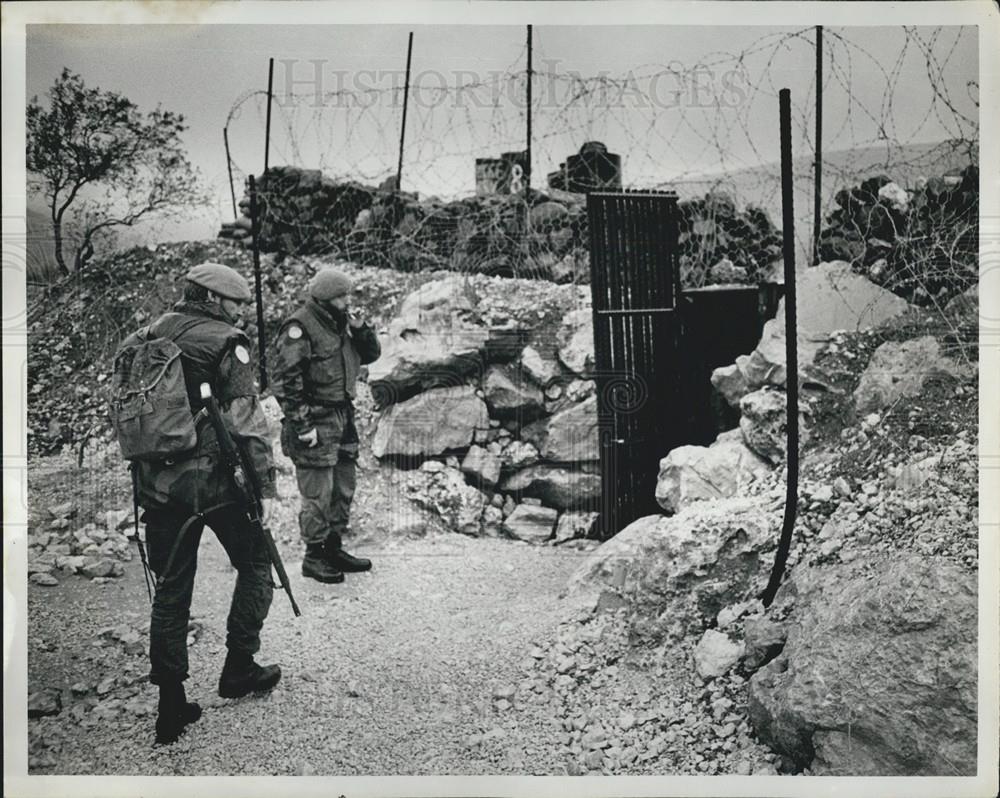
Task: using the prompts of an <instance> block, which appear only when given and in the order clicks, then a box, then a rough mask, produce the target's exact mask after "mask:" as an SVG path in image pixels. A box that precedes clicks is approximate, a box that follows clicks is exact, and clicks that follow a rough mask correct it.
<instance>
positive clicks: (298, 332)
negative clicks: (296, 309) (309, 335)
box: [288, 324, 302, 341]
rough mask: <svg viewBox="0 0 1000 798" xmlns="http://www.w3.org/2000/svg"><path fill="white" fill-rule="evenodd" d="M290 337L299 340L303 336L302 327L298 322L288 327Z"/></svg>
mask: <svg viewBox="0 0 1000 798" xmlns="http://www.w3.org/2000/svg"><path fill="white" fill-rule="evenodd" d="M288 337H289V338H291V339H292V340H293V341H297V340H299V338H301V337H302V328H301V327H299V325H297V324H293V325H291V326H290V327H289V328H288Z"/></svg>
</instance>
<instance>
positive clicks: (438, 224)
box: [219, 166, 781, 286]
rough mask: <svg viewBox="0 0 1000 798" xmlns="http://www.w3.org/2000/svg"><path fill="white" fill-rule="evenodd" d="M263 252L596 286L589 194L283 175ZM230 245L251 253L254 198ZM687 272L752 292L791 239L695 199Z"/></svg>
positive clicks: (687, 229)
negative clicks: (750, 286)
mask: <svg viewBox="0 0 1000 798" xmlns="http://www.w3.org/2000/svg"><path fill="white" fill-rule="evenodd" d="M257 186H258V197H259V205H260V217H261V227H260V243H261V248H262V251H264V252H278V253H282V254H292V255H310V254H327V253H333V254H337V255H341V256H344V257H347V258H350V259H351V260H353V261H356V262H358V263H366V264H371V265H375V266H384V267H390V268H393V269H397V270H400V271H426V270H434V269H447V270H450V271H459V272H463V273H482V274H497V275H504V276H523V277H531V278H543V279H549V280H554V281H556V282H575V283H587V282H589V281H590V271H589V255H588V232H587V212H586V203H585V195H584V194H579V193H571V192H568V191H561V190H558V189H553V190H551V191H549V192H548V193H542V192H540V191H534V190H533V191H530V192H529V193H528V194H527V195H525V194H523V193H521V194H489V195H483V196H473V197H468V198H464V199H460V200H454V201H450V202H446V201H442V200H439V199H437V198H435V197H430V198H425V199H421V198H419V197H417V195H415V194H411V193H406V192H399V191H396V190H395V189H394V186H393V185H392V181H387V183H386V184H384V185H383V186H381V187H379V188H373V187H369V186H362V185H360V184H357V183H351V182H348V183H338V182H336V181H334V180H331V179H330V178H328V177H325V176H324V175H322V174H321V173H320V172H319V171H318V170H315V169H299V168H297V167H292V166H276V167H271V168H269V169H268V171H267V173H266V174H264V175H262V176H261V177H260V178H259V179H258V180H257ZM240 210H241V212H242V214H243V215H242V216H241V217H240V219H238V220H237V221H235V222H232V223H226V224H224V225H223V227H222V230H221V231H220V233H219V237H220V238H223V239H227V240H230V241H234V242H236V243H238V244H240V245H241V246H247V245H248V244H249V242H250V230H251V220H250V218H249V214H250V207H249V199H248V198H246V197H244V199H243V200H242V201H241V202H240ZM679 210H680V215H681V219H680V235H679V240H678V244H679V248H680V265H681V278H682V281H683V282H684V283H685V285H689V286H700V285H705V284H708V283H731V282H742V283H753V282H757V281H759V280H761V279H763V272H764V271H765V270H766V268H767V267H768V266H770V264H771V263H772V262H773V261H774V260H775V259H777V258H778V257H779V256H780V254H781V238H780V234H779V232H778V231H777V230H775V228H774V226H773V224H772V223H771V221H770V219H769V218H768V216H767V214H766V213H765V212H764V211H762V210H760V209H759V208H754V207H750V208H747V209H746V210H745V211H741V210H738V209H737V208H736V206H735V204H734V203H733V201H732V200H731V199H730V198H729V197H728V196H725V195H723V194H718V193H710V194H707V195H705V196H704V197H702V198H696V199H690V200H684V201H682V202H680V203H679Z"/></svg>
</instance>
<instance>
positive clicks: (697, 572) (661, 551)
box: [536, 297, 978, 776]
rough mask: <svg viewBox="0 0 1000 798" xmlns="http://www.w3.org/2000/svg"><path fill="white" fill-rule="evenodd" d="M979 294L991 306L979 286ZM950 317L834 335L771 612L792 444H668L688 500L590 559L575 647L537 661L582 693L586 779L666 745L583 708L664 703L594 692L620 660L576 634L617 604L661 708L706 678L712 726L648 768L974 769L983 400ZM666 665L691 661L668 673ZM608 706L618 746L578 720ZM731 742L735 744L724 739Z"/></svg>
mask: <svg viewBox="0 0 1000 798" xmlns="http://www.w3.org/2000/svg"><path fill="white" fill-rule="evenodd" d="M966 304H968V305H969V307H968V308H967V309H966V310H965V311H963V312H965V313H968V314H969V315H970V316H974V315H975V306H974V305H975V303H974V297H969V298H968V301H967V303H966ZM953 326H954V320H953V319H950V320H947V321H946V322H945V323H941V320H940V319H938V321H937V324H935V323H934V321H933V320H932V319H931V318H930V317H928V316H926V315H923V314H912V313H908V314H905V315H902V316H899V317H889V318H887V319H886V320H884V321H883V323H882V324H881V325H880V326H877V327H872V328H871V329H868V330H863V331H858V332H852V333H847V332H834V333H831V334H830V335H829V340H828V342H827V343H825V344H824V345H823V346H822V347H820V348H819V350H818V353H817V355H816V358H815V363H814V365H815V367H816V368H817V369H818V370H820V371H822V372H823V373H824V374H826V375H828V377H829V378H830V380H829V385H828V390H827V391H824V392H820V393H818V394H817V396H813V397H810V398H809V400H808V401H807V402H806V407H807V408H808V413H809V416H810V419H811V424H812V425H813V426H812V432H813V434H814V439H813V448H810V449H808V451H807V452H806V453H805V455H804V456H803V458H802V460H801V471H800V481H799V495H798V501H799V504H798V508H797V509H798V512H797V517H796V523H795V528H794V531H793V536H792V545H791V551H790V554H789V557H788V563H787V569H786V580H785V583H784V586H783V587H782V588H781V591H780V592H779V594H778V598H777V600H776V601H775V602H774V603H773V604H772V605H771V606H770V607H769V608H767V609H765V608H764V607H763V606H762V605H761V603H760V602H759V600H758V598H757V597H758V596H759V594H760V589H761V587H762V585H763V580H765V579H766V577H767V575H768V572H769V570H770V566H771V562H772V560H773V553H772V552H773V546H774V544H775V543H776V541H777V533H778V529H779V527H780V512H781V510H782V508H783V506H784V496H783V493H784V490H783V489H784V484H783V483H784V474H783V473H782V470H781V469H780V465H781V464H780V458H779V460H778V467H777V468H774V469H772V468H769V467H767V466H766V465H762V464H759V463H758V464H756V467H755V462H756V461H754V460H749V461H748V460H747V458H748V452H747V451H745V449H743V448H741V447H743V442H741V438H742V437H743V436H742V435H741V434H740V433H739V432H738V431H733V432H732V433H727V434H724V435H723V436H720V440H719V441H717V443H716V444H714V445H713V446H712V447H682V449H681V450H675V451H673V452H671V453H669V454H668V456H667V457H665V458H664V460H663V464H662V471H661V479H660V482H661V484H660V488H659V490H658V496H659V498H660V500H661V503H663V504H664V506H665V508H667V509H669V510H671V511H673V512H674V513H675V514H674V515H673V516H671V517H669V518H664V517H662V516H650V517H648V518H644V519H639V520H638V521H636V522H634V523H633V524H632V525H630V526H629V527H628V528H626V529H625V530H623V531H622V532H621V533H619V535H617V536H616V537H615V538H613V539H612V540H610V541H608V542H607V543H604V544H602V545H601V546H600V547H598V548H597V549H596V550H595V551H594V552H593V553H592V554H590V555H588V558H587V560H586V561H585V563H584V565H582V566H581V568H580V569H579V570H578V571H577V572H576V573H575V574H574V575H573V577H572V578H571V579H570V581H569V583H568V585H567V591H568V597H569V598H570V599H572V600H574V601H573V604H574V606H575V607H576V609H575V610H574V611H573V613H572V615H571V616H570V617H569V618H568V619H567V621H566V629H565V630H564V636H565V637H566V638H567V639H569V640H574V641H576V642H574V643H573V644H572V645H569V644H567V643H565V642H564V641H563V640H562V636H561V638H560V641H559V643H558V644H557V645H555V646H553V647H551V648H549V649H547V650H544V651H543V653H542V655H541V656H540V659H539V664H538V665H537V666H536V669H537V670H541V671H542V672H544V673H551V674H552V676H551V680H552V681H551V683H552V684H553V685H555V688H556V689H557V691H558V690H560V689H562V691H563V693H565V694H566V695H572V696H573V698H572V699H570V703H571V704H572V707H573V708H572V709H570V710H569V711H568V712H567V713H566V715H567V723H568V724H569V725H568V726H567V727H566V728H567V730H568V732H569V735H570V736H569V737H568V738H567V746H568V752H567V753H568V755H572V756H573V757H574V765H573V767H574V768H577V769H578V772H586V771H588V770H600V771H601V772H629V773H634V772H646V771H645V770H644V769H643V767H644V762H643V761H642V760H640V759H635V760H633V759H632V751H631V750H630V751H629V753H628V755H627V757H626V758H628V759H629V760H631V761H632V764H631V765H628V766H625V765H623V764H622V762H623V758H622V755H621V751H622V749H623V748H629V747H630V746H632V747H635V748H637V749H638V751H639V752H640V756H641V755H642V754H643V753H645V754H646V755H647V756H648V751H649V748H648V747H647V746H648V745H649V743H648V741H645V740H642V741H640V742H639V744H638V745H637V746H636V743H635V741H634V739H633V738H627V739H623V737H622V732H621V730H620V729H619V728H617V727H615V726H614V725H613V719H612V718H611V717H610V716H609V714H608V712H604V713H595V714H594V717H591V716H590V715H589V714H588V712H587V711H586V709H585V708H586V707H588V706H590V707H598V706H602V705H603V706H608V705H610V704H611V703H612V701H617V705H618V706H622V705H623V704H624V706H625V707H626V708H627V709H628V710H629V711H630V712H631V713H634V714H635V716H636V717H639V716H640V713H639V712H638V711H636V709H635V708H634V707H645V705H646V704H645V703H640V702H637V701H636V698H635V696H634V694H630V692H629V691H628V690H624V693H625V698H624V701H622V695H621V694H622V693H623V689H622V688H621V687H620V686H619V685H618V684H615V688H614V690H613V691H612V689H610V688H603V689H601V690H595V689H594V687H593V685H592V681H593V682H598V683H600V680H599V679H598V678H596V677H595V676H593V675H592V674H593V671H595V670H596V671H598V672H600V671H601V670H602V669H604V670H606V669H607V668H608V665H607V664H606V662H605V664H603V665H601V664H598V665H597V666H596V668H595V666H594V664H593V663H592V654H591V649H590V646H592V645H593V644H592V643H589V642H588V644H587V645H586V646H585V645H583V644H581V643H580V642H579V641H580V640H585V639H588V638H587V637H586V636H587V634H588V632H587V630H588V628H589V627H590V625H592V624H597V623H599V622H600V620H601V619H602V618H611V617H614V619H615V621H614V625H615V630H616V633H618V634H620V635H622V636H623V637H624V638H625V639H627V640H628V643H629V647H628V649H627V650H626V652H625V653H624V654H623V655H622V657H623V658H627V659H628V660H629V662H630V665H631V667H630V668H628V669H627V670H626V671H625V673H627V674H628V675H629V678H628V680H627V681H629V682H634V681H635V680H636V678H637V676H636V672H637V671H638V673H639V675H640V676H643V675H644V676H645V677H647V678H648V679H650V680H651V683H652V684H654V685H655V688H654V689H652V691H651V696H650V702H651V703H652V704H653V705H662V704H669V705H670V706H671V707H672V708H673V709H674V710H675V711H676V710H677V703H678V701H679V700H681V699H684V698H686V697H688V696H690V695H691V694H692V692H695V689H697V690H701V691H702V692H701V696H702V703H701V704H699V702H698V701H691V700H690V698H688V703H687V704H686V705H684V706H686V712H688V713H690V714H689V715H688V716H687V717H685V719H684V720H683V721H679V722H678V723H677V726H676V728H677V730H678V731H684V732H686V731H687V730H688V729H689V728H691V727H694V728H695V729H697V730H698V731H697V733H696V735H695V737H694V740H691V739H690V738H684V739H685V742H687V743H688V746H689V747H688V748H687V750H686V751H685V753H686V754H687V755H686V756H683V755H682V756H680V757H677V756H676V749H674V750H672V749H671V748H669V747H661V746H660V744H656V749H657V753H656V754H655V755H654V757H653V758H652V759H651V760H650V761H652V762H656V763H657V765H659V766H662V765H664V764H665V763H666V764H667V766H670V765H674V764H675V763H676V762H677V761H678V759H680V761H681V765H680V768H681V769H679V770H678V771H676V772H712V773H715V772H720V773H721V772H729V773H743V774H745V773H774V772H783V773H800V772H801V773H807V774H816V775H852V776H874V775H880V776H884V775H897V776H902V775H907V776H909V775H939V776H944V775H950V776H954V775H961V774H971V773H972V772H973V771H974V770H975V762H976V749H975V739H976V722H977V720H976V698H975V695H976V693H975V684H976V678H977V677H976V645H975V640H976V635H977V618H976V572H977V568H978V561H977V545H978V529H977V519H978V489H977V480H976V473H977V456H976V451H977V447H976V434H975V429H976V424H977V419H978V403H977V401H976V398H975V392H974V388H973V387H972V386H973V385H974V384H975V381H976V374H975V371H974V368H972V367H971V365H970V364H968V363H965V362H962V361H960V360H959V359H958V358H957V357H956V349H955V347H954V346H946V345H945V344H944V341H945V340H946V339H947V334H946V331H947V330H950V329H952V328H953ZM928 333H935V335H934V336H931V335H928ZM957 351H958V352H961V351H962V350H961V349H958V350H957ZM886 353H888V355H891V356H892V357H891V358H889V359H888V360H887V357H888V355H887V354H886ZM904 357H910V358H911V359H910V360H908V361H907V363H908V365H907V366H905V367H903V366H900V369H901V371H899V369H896V370H893V369H889V371H890V372H892V373H896V371H899V373H898V374H897V376H898V377H900V378H899V379H896V380H889V379H884V380H883V381H882V382H878V381H877V379H876V378H878V377H879V376H881V377H886V378H887V377H888V376H891V374H888V375H887V373H886V363H887V362H892V363H897V365H898V363H902V362H903V361H902V359H903V358H904ZM897 361H898V362H897ZM913 375H916V379H915V380H911V379H910V377H911V376H913ZM873 385H876V386H881V387H884V388H886V392H884V393H883V392H882V391H881V390H874V389H873V390H869V387H870V386H873ZM887 386H888V387H887ZM764 390H766V391H773V392H775V393H778V394H780V391H778V390H777V389H776V388H774V387H768V388H766V389H764ZM753 395H754V394H753V393H751V394H748V395H747V396H748V397H749V396H753ZM817 397H818V398H817ZM872 397H874V398H872ZM751 448H752V447H751ZM730 450H732V451H730ZM727 469H728V470H727ZM723 470H727V472H726V473H720V472H721V471H723ZM751 476H752V478H751ZM734 484H735V487H734ZM730 491H731V492H730ZM704 499H711V500H712V501H705V500H704ZM605 650H607V649H606V648H603V649H602V653H603V651H605ZM609 659H610V661H614V662H617V661H618V658H617V657H614V655H611V656H610V658H609ZM598 662H600V660H598ZM665 668H669V669H672V670H673V673H672V674H671V677H672V678H670V679H669V680H668V681H667V682H665V681H664V680H663V678H662V671H663V670H664V669H665ZM620 673H621V671H618V672H617V674H620ZM616 681H617V680H616ZM560 685H562V687H561V688H560ZM688 685H690V686H688ZM678 692H680V696H678V695H677V693H678ZM581 694H582V695H583V702H584V703H582V704H579V703H577V699H576V697H577V696H578V695H581ZM695 695H697V693H696V692H695ZM646 703H648V702H646ZM619 711H620V710H619ZM706 711H707V712H711V713H716V714H714V715H710V716H708V717H706V716H705V714H701V713H706ZM700 714H701V717H699V715H700ZM692 716H693V717H692ZM578 718H579V720H578ZM709 718H711V719H709ZM598 719H600V721H601V727H602V730H603V731H604V732H605V733H608V732H607V729H608V727H609V725H610V726H611V728H612V730H613V731H612V732H611V733H608V734H609V736H611V734H613V735H614V738H613V742H612V743H611V744H610V745H609V746H607V747H605V748H601V743H598V745H597V748H601V750H602V751H603V752H604V754H602V755H600V756H599V755H597V754H592V753H591V751H592V750H593V748H592V747H591V746H590V744H589V740H588V739H584V736H583V734H579V735H578V734H577V730H578V729H582V728H589V725H590V724H593V723H595V722H596V721H597V720H598ZM713 721H714V722H713ZM581 723H582V724H583V726H580V725H578V724H581ZM732 740H737V741H738V744H737V746H736V748H735V751H734V749H732V748H726V747H725V744H724V742H723V741H732ZM720 746H721V748H720ZM611 748H613V749H614V751H615V758H614V759H610V758H608V757H607V756H606V754H607V750H608V749H611ZM691 749H694V750H695V751H697V754H698V756H699V757H701V758H700V759H698V758H697V757H696V758H695V760H694V761H696V767H697V768H698V770H691V769H690V768H691V767H692V758H691V755H690V753H688V752H689V751H690V750H691ZM766 751H770V753H769V754H768V755H766V756H762V755H761V752H766ZM731 753H735V754H736V755H735V756H731V755H730V754H731ZM588 757H589V758H588ZM660 772H663V771H660Z"/></svg>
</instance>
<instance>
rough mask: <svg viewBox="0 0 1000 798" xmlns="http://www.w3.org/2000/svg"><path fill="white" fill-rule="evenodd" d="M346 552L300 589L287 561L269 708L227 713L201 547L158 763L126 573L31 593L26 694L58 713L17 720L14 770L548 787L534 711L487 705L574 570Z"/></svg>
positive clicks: (554, 620)
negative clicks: (195, 709)
mask: <svg viewBox="0 0 1000 798" xmlns="http://www.w3.org/2000/svg"><path fill="white" fill-rule="evenodd" d="M357 551H358V553H360V554H363V555H366V556H370V557H371V558H372V559H373V561H374V563H375V567H374V569H373V571H372V572H370V573H367V574H358V575H349V576H348V581H347V582H346V583H345V584H342V585H332V586H325V585H320V584H319V583H316V582H312V581H310V580H304V579H303V578H302V577H301V576H300V575H299V573H298V570H299V562H298V561H295V560H293V559H291V558H289V559H288V561H287V562H286V564H287V566H288V569H289V572H290V574H291V576H292V582H293V589H294V591H295V593H296V598H297V599H298V601H299V603H300V605H301V607H302V610H303V616H302V617H301V618H299V619H294V618H293V616H292V613H291V609H290V607H289V606H288V602H287V600H286V598H285V597H284V594H283V593H281V592H280V591H276V593H275V598H274V604H273V605H272V608H271V614H270V617H269V618H268V621H267V623H266V625H265V628H264V634H263V648H262V651H261V654H260V655H259V656H258V660H259V661H261V662H266V663H270V662H278V663H280V664H281V666H282V668H283V671H284V675H283V678H282V681H281V683H280V684H279V686H278V687H277V689H275V690H274V691H273V692H272V693H271V694H270V695H268V696H265V697H247V698H243V699H239V700H236V701H227V700H223V699H220V698H218V696H217V695H216V694H215V687H216V681H217V679H218V675H219V670H220V668H221V666H222V661H223V659H224V657H225V644H224V640H225V615H226V611H227V609H228V603H229V597H230V591H231V589H232V584H233V581H234V576H235V573H234V572H233V571H232V569H231V567H230V566H229V564H228V562H227V561H226V559H225V555H224V554H223V553H222V551H221V548H220V547H219V546H218V543H217V542H216V541H215V539H214V537H213V536H212V535H211V534H206V535H205V538H204V541H203V545H202V552H201V557H200V569H199V574H198V579H197V583H196V586H195V599H194V604H193V608H192V612H193V617H192V624H191V631H190V638H189V642H190V644H191V645H190V659H191V678H190V679H189V680H188V682H187V689H188V694H189V697H190V699H193V700H196V701H199V702H200V703H201V704H202V706H203V708H204V709H205V713H204V716H203V717H202V719H201V720H200V721H199V722H198V723H196V724H194V725H193V726H191V727H190V729H189V731H188V733H186V734H185V735H184V736H183V737H182V738H181V740H180V741H179V742H178V743H176V744H174V745H171V746H166V747H164V746H154V745H153V719H154V717H155V701H156V692H155V688H153V687H152V686H151V685H149V684H148V682H147V681H146V673H147V671H148V662H147V659H146V649H147V646H146V642H147V641H148V631H147V625H148V617H147V613H148V608H147V606H146V603H147V599H146V595H145V588H144V586H143V584H142V574H141V570H140V566H139V563H138V558H134V559H133V560H132V562H130V563H128V564H127V567H126V574H125V576H124V577H123V578H122V579H119V580H116V581H114V582H110V583H105V584H103V585H102V584H94V583H93V582H91V581H89V580H86V579H84V578H82V577H77V576H74V577H69V578H67V579H65V580H63V582H62V584H61V585H60V586H58V587H43V586H36V585H30V586H29V601H30V632H29V636H30V637H29V643H30V644H29V649H30V656H29V684H30V685H31V690H32V692H42V691H45V690H51V691H55V692H58V693H59V695H60V700H61V704H62V708H61V711H60V712H59V714H58V715H54V716H47V717H40V718H36V719H32V720H30V721H29V757H30V758H29V770H30V772H31V773H38V774H132V775H137V774H142V775H236V774H239V775H291V774H299V775H402V774H486V773H538V774H542V773H561V772H564V771H563V770H562V769H561V764H560V760H559V756H558V749H559V731H560V729H559V727H558V725H557V724H556V723H554V722H553V709H552V708H551V707H550V706H549V703H548V702H544V703H542V702H537V703H531V704H528V705H525V706H523V707H522V706H518V708H517V711H506V710H505V708H504V705H503V704H499V703H498V701H497V700H496V698H495V693H497V691H500V692H502V691H503V688H504V686H505V685H508V684H510V683H513V682H515V681H517V680H518V679H520V678H523V675H522V672H521V670H520V668H519V660H521V659H523V657H524V656H525V652H526V651H528V650H530V648H531V647H532V645H534V644H535V643H537V642H538V641H540V640H545V639H548V638H550V637H551V636H552V635H553V634H554V630H555V628H556V626H557V624H558V621H559V618H560V616H561V615H562V614H563V612H564V610H563V608H562V606H561V605H560V602H559V601H558V600H557V599H556V597H557V594H558V592H559V590H560V588H561V587H562V585H563V584H564V583H565V580H566V578H567V576H568V574H569V573H570V572H571V570H572V569H573V568H574V567H575V566H576V565H577V564H578V562H579V559H580V557H581V556H582V554H581V553H580V552H579V551H574V550H565V549H560V548H552V547H545V548H540V547H532V546H527V545H525V544H518V543H514V542H511V541H503V540H488V539H470V538H464V537H462V536H459V535H448V536H439V537H435V538H428V539H424V540H404V541H396V542H393V541H390V542H386V543H383V544H382V545H380V546H378V547H368V548H360V549H358V550H357ZM290 554H291V553H290ZM552 695H553V701H554V700H555V698H554V694H552ZM476 735H479V737H480V738H481V739H485V740H486V741H487V743H486V744H485V745H484V744H482V743H480V744H476V743H475V736H476ZM470 738H473V740H472V742H471V743H470Z"/></svg>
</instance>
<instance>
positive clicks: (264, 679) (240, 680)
mask: <svg viewBox="0 0 1000 798" xmlns="http://www.w3.org/2000/svg"><path fill="white" fill-rule="evenodd" d="M279 679H281V668H279V667H278V666H277V665H268V666H266V667H263V668H262V667H261V666H260V665H258V664H257V663H256V662H254V661H253V656H251V655H250V654H247V653H246V652H245V651H233V650H232V649H230V650H229V653H227V654H226V664H225V665H223V666H222V676H220V677H219V695H220V696H222V697H223V698H242V697H243V696H245V695H248V694H249V693H262V692H265V691H267V690H270V689H271V688H272V687H274V686H275V685H276V684H277V683H278V680H279Z"/></svg>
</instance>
